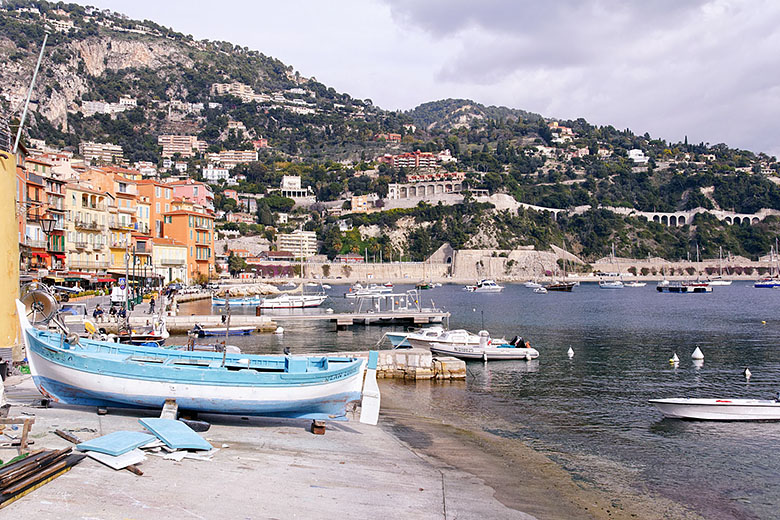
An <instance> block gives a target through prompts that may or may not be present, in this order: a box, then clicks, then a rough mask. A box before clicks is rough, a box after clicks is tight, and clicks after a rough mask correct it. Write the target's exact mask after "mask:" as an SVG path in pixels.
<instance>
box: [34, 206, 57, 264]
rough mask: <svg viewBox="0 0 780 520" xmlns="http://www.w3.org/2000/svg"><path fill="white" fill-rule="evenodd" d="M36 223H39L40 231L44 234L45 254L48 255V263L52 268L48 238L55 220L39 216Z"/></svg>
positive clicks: (52, 262)
mask: <svg viewBox="0 0 780 520" xmlns="http://www.w3.org/2000/svg"><path fill="white" fill-rule="evenodd" d="M38 223H39V224H40V225H41V231H43V234H44V235H46V254H48V255H49V264H50V265H51V268H52V269H54V260H52V258H51V252H50V251H49V250H50V247H49V238H50V236H51V234H52V232H53V231H54V225H55V224H56V223H57V220H56V219H53V218H39V219H38Z"/></svg>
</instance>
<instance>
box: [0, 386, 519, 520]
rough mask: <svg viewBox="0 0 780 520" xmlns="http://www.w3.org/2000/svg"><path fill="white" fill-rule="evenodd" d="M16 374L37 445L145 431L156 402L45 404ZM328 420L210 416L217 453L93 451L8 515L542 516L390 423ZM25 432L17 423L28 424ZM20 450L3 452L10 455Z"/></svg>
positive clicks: (12, 393) (17, 405)
mask: <svg viewBox="0 0 780 520" xmlns="http://www.w3.org/2000/svg"><path fill="white" fill-rule="evenodd" d="M13 379H16V381H12V380H8V381H7V382H6V389H7V394H8V398H9V401H10V402H11V404H12V407H11V410H10V413H9V415H10V416H21V415H22V414H31V415H34V416H35V424H34V425H33V428H32V432H31V436H30V438H32V439H33V440H34V441H35V444H34V445H33V448H34V449H41V448H47V449H60V448H65V447H67V446H71V444H70V443H68V442H67V441H65V440H63V439H61V438H59V437H57V436H56V435H54V433H53V432H54V430H55V429H62V430H70V431H73V432H74V434H75V435H77V436H79V437H80V438H82V439H83V440H88V439H91V438H95V437H98V436H101V435H105V434H108V433H111V432H114V431H120V430H130V431H142V428H141V426H140V424H139V423H138V419H139V418H143V417H157V416H158V415H159V411H157V410H119V409H113V408H112V409H109V413H108V415H103V416H100V415H97V414H96V413H95V410H94V409H93V408H85V407H71V406H66V405H60V404H57V403H54V404H53V405H52V406H51V408H40V407H37V406H36V405H37V404H38V403H39V402H40V398H41V396H40V394H38V392H37V390H36V389H35V387H34V386H33V385H32V381H31V379H30V378H29V376H27V377H25V378H23V379H22V378H19V377H16V378H13ZM358 417H359V416H358V415H357V414H354V416H353V417H351V418H350V421H349V422H344V423H333V422H331V423H327V432H326V434H325V435H324V436H323V435H312V434H311V433H310V432H309V429H308V427H309V424H310V421H303V420H282V419H267V418H254V417H250V418H247V417H239V416H219V415H205V414H202V415H201V418H202V419H205V420H208V421H209V422H210V423H211V428H210V429H209V431H207V432H204V433H202V434H201V435H203V437H204V438H205V439H207V440H208V441H209V442H211V444H212V445H213V446H215V447H216V448H219V451H218V452H217V453H216V454H215V455H214V457H213V459H212V460H211V461H208V462H207V461H196V460H190V459H184V460H182V461H181V462H175V461H173V460H165V459H162V458H160V457H155V456H147V458H146V460H145V461H144V462H142V463H140V464H139V468H140V469H141V471H143V473H144V475H143V476H136V475H133V474H132V473H130V472H128V471H114V470H112V469H111V468H109V467H107V466H104V465H102V464H100V463H98V462H96V461H94V460H91V459H89V458H87V459H84V460H83V461H81V463H79V464H78V465H77V466H75V467H74V468H73V469H72V470H71V471H69V472H67V473H65V474H64V475H62V476H60V477H58V478H56V479H54V480H53V481H51V482H49V483H47V484H45V485H44V486H42V487H41V488H39V489H37V490H35V491H33V492H32V493H30V494H28V495H26V496H24V497H22V498H21V499H19V500H18V501H16V502H14V503H12V504H10V505H8V506H7V507H6V508H5V509H4V510H3V515H4V516H7V517H8V518H36V519H40V520H48V519H69V518H91V519H101V520H121V519H127V518H138V519H141V518H215V519H219V518H344V519H347V518H356V519H357V518H360V519H362V518H408V519H426V520H427V519H442V518H462V519H472V518H473V519H477V518H480V519H481V518H491V519H532V518H534V517H533V516H531V515H528V514H525V513H523V512H521V511H519V510H517V509H513V508H510V507H507V506H505V505H503V504H502V503H501V502H500V501H499V500H498V499H497V498H496V497H495V491H494V489H493V488H491V487H490V486H488V485H487V484H486V483H485V482H484V481H483V480H482V479H480V478H477V477H476V476H475V475H473V474H471V473H468V472H466V471H464V470H461V469H458V468H456V467H452V466H449V465H446V464H442V463H440V462H438V461H437V460H435V459H433V458H431V457H428V456H425V455H423V454H421V453H420V452H419V450H418V449H417V448H414V447H413V446H411V445H409V444H408V443H407V442H404V441H402V440H400V439H399V438H398V437H397V436H396V435H394V434H393V428H392V425H391V424H386V423H385V422H384V421H383V419H382V418H381V417H380V425H379V426H369V425H365V424H361V423H360V422H359V421H358V420H357V419H358ZM17 433H18V432H17ZM15 455H16V450H10V449H0V458H1V459H2V460H9V459H10V458H12V457H13V456H15Z"/></svg>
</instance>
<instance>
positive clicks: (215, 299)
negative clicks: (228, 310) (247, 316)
mask: <svg viewBox="0 0 780 520" xmlns="http://www.w3.org/2000/svg"><path fill="white" fill-rule="evenodd" d="M262 301H263V298H262V296H258V295H254V296H244V297H241V298H224V297H219V296H212V297H211V305H214V306H225V305H228V304H230V306H231V307H247V306H254V307H256V306H258V305H260V303H261V302H262Z"/></svg>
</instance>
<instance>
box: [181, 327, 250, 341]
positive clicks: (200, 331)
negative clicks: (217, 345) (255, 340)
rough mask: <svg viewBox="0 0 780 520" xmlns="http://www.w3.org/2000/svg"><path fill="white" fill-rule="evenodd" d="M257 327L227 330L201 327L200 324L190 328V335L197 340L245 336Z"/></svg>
mask: <svg viewBox="0 0 780 520" xmlns="http://www.w3.org/2000/svg"><path fill="white" fill-rule="evenodd" d="M256 328H257V327H254V326H251V325H250V326H247V327H230V329H228V328H227V327H208V328H207V327H203V326H201V325H200V324H196V325H195V326H194V327H193V328H192V333H193V334H195V335H196V336H198V337H199V338H204V337H206V336H225V335H228V336H247V335H249V334H252V332H253V331H254V330H255V329H256Z"/></svg>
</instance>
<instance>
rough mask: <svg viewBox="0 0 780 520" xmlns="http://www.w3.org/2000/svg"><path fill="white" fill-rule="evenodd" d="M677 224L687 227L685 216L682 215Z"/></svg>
mask: <svg viewBox="0 0 780 520" xmlns="http://www.w3.org/2000/svg"><path fill="white" fill-rule="evenodd" d="M677 223H678V224H679V225H681V226H684V225H685V217H684V216H683V215H680V217H679V218H678V219H677Z"/></svg>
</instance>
